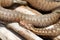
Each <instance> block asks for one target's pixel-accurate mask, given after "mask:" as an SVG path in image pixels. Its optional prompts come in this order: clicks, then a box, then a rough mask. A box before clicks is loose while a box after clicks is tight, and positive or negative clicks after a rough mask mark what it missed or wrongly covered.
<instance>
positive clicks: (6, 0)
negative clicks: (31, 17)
mask: <svg viewBox="0 0 60 40" xmlns="http://www.w3.org/2000/svg"><path fill="white" fill-rule="evenodd" d="M13 3H19V4H27V3H26V2H25V1H22V0H0V5H1V6H3V7H9V6H11V5H12V4H13Z"/></svg>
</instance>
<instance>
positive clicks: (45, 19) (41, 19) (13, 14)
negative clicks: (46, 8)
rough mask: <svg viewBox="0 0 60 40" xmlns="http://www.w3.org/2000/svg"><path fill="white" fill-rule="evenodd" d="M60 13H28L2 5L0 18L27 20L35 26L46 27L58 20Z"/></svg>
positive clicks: (18, 20) (5, 19) (4, 19)
mask: <svg viewBox="0 0 60 40" xmlns="http://www.w3.org/2000/svg"><path fill="white" fill-rule="evenodd" d="M59 15H60V13H54V12H53V13H51V14H46V15H42V16H34V15H27V14H23V13H20V12H17V11H12V10H8V9H4V8H2V7H0V20H2V21H9V22H10V21H12V22H14V21H15V22H20V21H25V22H27V23H28V24H32V25H34V26H39V27H45V26H49V25H51V24H54V23H56V22H57V21H58V19H59V17H60V16H59Z"/></svg>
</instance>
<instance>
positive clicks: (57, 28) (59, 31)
mask: <svg viewBox="0 0 60 40" xmlns="http://www.w3.org/2000/svg"><path fill="white" fill-rule="evenodd" d="M29 30H31V31H32V32H34V33H35V34H37V35H42V36H50V37H56V36H58V35H60V21H59V22H58V23H56V24H54V25H53V28H51V29H46V28H34V27H29Z"/></svg>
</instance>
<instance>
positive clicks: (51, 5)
mask: <svg viewBox="0 0 60 40" xmlns="http://www.w3.org/2000/svg"><path fill="white" fill-rule="evenodd" d="M26 1H27V2H29V3H30V4H31V6H33V7H34V8H36V9H38V10H43V11H50V10H53V9H55V8H57V7H60V2H56V1H49V0H33V1H32V0H26Z"/></svg>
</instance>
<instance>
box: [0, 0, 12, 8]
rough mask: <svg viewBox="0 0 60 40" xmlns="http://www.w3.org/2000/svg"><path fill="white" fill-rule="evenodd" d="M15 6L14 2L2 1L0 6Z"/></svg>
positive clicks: (0, 0) (10, 0)
mask: <svg viewBox="0 0 60 40" xmlns="http://www.w3.org/2000/svg"><path fill="white" fill-rule="evenodd" d="M12 4H13V0H0V5H1V6H3V7H6V6H11V5H12Z"/></svg>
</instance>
